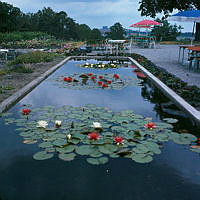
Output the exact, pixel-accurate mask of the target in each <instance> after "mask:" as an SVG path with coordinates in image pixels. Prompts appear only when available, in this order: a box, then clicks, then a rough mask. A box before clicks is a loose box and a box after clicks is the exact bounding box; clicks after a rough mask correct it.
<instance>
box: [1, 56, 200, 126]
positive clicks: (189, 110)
mask: <svg viewBox="0 0 200 200" xmlns="http://www.w3.org/2000/svg"><path fill="white" fill-rule="evenodd" d="M76 58H78V59H110V60H117V59H120V60H130V61H131V62H132V63H134V64H135V65H136V66H137V67H138V68H139V69H140V70H141V71H142V72H143V73H144V74H145V75H147V77H148V78H149V79H150V80H151V81H152V82H153V83H154V84H155V85H156V87H158V88H159V89H160V90H161V91H162V92H163V93H164V94H165V95H166V96H167V97H168V98H169V99H170V100H172V101H173V102H174V104H175V105H176V106H178V107H179V108H180V109H181V110H183V111H184V112H185V113H186V114H187V115H188V116H189V117H190V118H191V119H192V120H193V121H194V122H195V124H196V125H197V126H200V112H199V111H198V110H196V109H195V108H194V107H193V106H191V105H190V104H189V103H187V102H186V101H185V100H184V99H183V98H182V97H180V96H179V95H178V94H176V93H175V92H174V91H173V90H172V89H170V88H169V87H168V86H166V85H165V84H164V83H163V82H162V81H160V80H159V79H158V78H156V77H155V76H154V75H153V74H152V73H150V72H149V71H148V70H146V69H145V68H144V67H143V66H142V65H140V64H139V63H138V62H137V61H136V60H134V59H133V58H131V57H124V56H109V57H108V56H69V57H67V58H65V59H64V60H63V61H61V62H60V63H58V64H57V65H55V66H53V67H52V68H51V69H49V70H48V71H46V72H45V73H43V74H42V75H41V76H39V77H38V78H36V79H35V80H33V81H31V82H30V83H29V84H27V85H26V86H25V87H23V88H22V89H20V90H19V91H17V92H16V93H14V94H13V95H11V96H10V97H9V98H7V99H6V100H4V101H3V102H2V103H1V104H0V113H1V112H3V111H5V110H7V109H8V108H9V107H10V106H12V105H13V104H14V103H15V102H17V101H18V100H20V99H22V98H23V97H24V96H25V95H26V94H28V93H29V92H30V91H31V90H33V89H34V88H35V87H36V86H37V85H39V84H40V83H41V82H42V81H43V80H45V79H46V78H47V77H48V76H49V75H51V74H52V73H53V72H54V71H56V70H57V69H58V68H60V67H61V66H62V65H63V64H64V63H65V62H67V61H69V60H70V59H76Z"/></svg>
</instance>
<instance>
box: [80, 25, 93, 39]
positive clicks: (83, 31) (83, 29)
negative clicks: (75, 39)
mask: <svg viewBox="0 0 200 200" xmlns="http://www.w3.org/2000/svg"><path fill="white" fill-rule="evenodd" d="M78 36H79V39H80V40H89V39H90V37H91V29H90V27H89V26H88V25H86V24H80V25H79V26H78Z"/></svg>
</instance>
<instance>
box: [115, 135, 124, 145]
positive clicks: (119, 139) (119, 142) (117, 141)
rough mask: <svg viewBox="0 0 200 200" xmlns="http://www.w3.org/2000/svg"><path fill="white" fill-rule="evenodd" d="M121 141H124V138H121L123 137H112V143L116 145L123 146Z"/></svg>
mask: <svg viewBox="0 0 200 200" xmlns="http://www.w3.org/2000/svg"><path fill="white" fill-rule="evenodd" d="M123 141H124V138H123V137H119V136H116V137H114V142H115V143H116V144H117V145H120V144H123Z"/></svg>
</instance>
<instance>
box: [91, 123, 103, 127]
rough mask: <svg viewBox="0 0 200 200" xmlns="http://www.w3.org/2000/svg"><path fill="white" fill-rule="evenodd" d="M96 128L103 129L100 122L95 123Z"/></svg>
mask: <svg viewBox="0 0 200 200" xmlns="http://www.w3.org/2000/svg"><path fill="white" fill-rule="evenodd" d="M92 127H94V128H101V123H99V122H93V126H92Z"/></svg>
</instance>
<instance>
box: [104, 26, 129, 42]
mask: <svg viewBox="0 0 200 200" xmlns="http://www.w3.org/2000/svg"><path fill="white" fill-rule="evenodd" d="M124 34H125V31H124V28H123V27H122V25H121V24H120V23H119V22H117V23H115V24H114V25H113V26H111V27H110V32H108V33H107V36H108V37H109V38H111V39H113V40H120V39H124Z"/></svg>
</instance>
